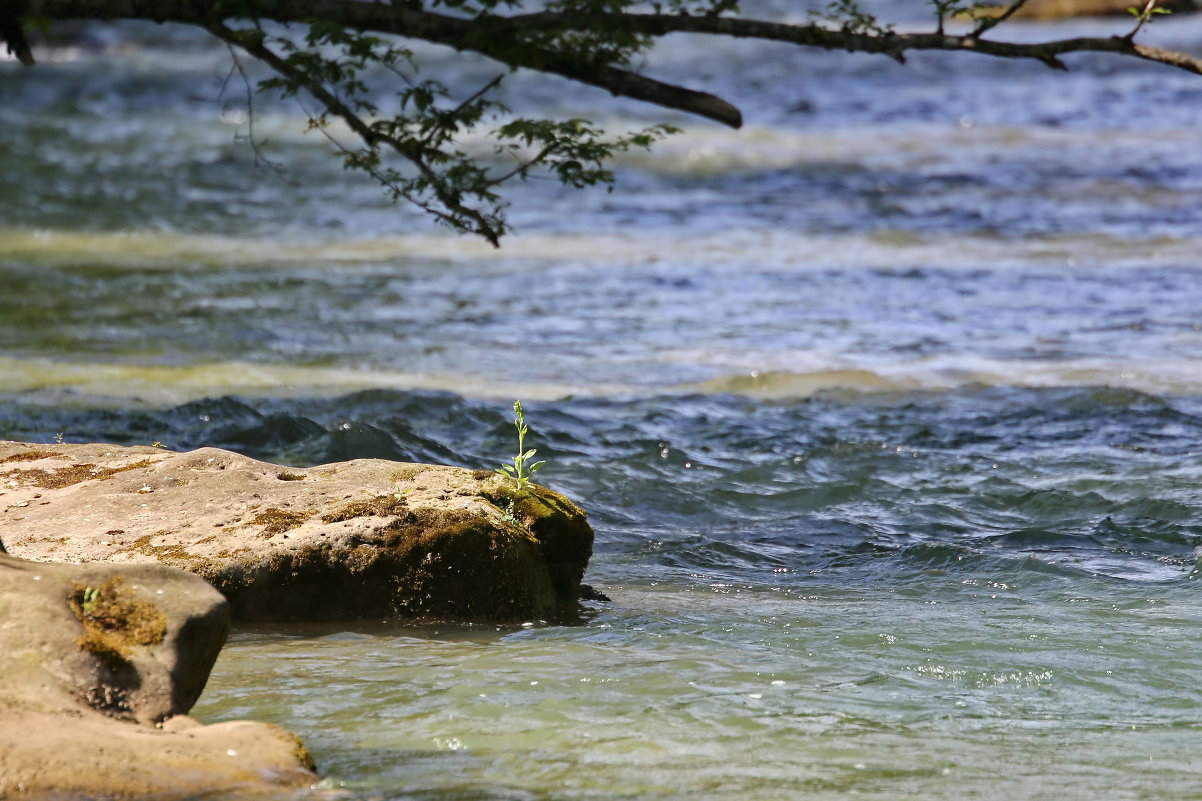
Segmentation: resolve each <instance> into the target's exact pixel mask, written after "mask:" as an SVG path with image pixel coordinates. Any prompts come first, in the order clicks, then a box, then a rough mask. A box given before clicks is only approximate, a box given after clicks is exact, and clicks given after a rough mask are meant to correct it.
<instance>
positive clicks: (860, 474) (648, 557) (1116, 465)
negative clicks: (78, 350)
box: [0, 387, 1202, 587]
mask: <svg viewBox="0 0 1202 801" xmlns="http://www.w3.org/2000/svg"><path fill="white" fill-rule="evenodd" d="M498 406H499V404H497V403H495V402H482V401H477V400H471V399H467V398H463V397H461V396H459V395H455V394H451V393H441V392H408V393H402V392H396V391H385V390H369V391H363V392H359V393H355V394H352V395H347V396H343V397H338V398H315V399H308V400H281V399H273V400H262V399H253V398H236V397H223V398H217V399H203V400H197V401H193V402H190V403H187V404H183V405H180V406H176V407H172V408H169V409H146V410H132V411H131V410H119V411H118V410H111V409H109V410H97V409H89V408H62V407H53V406H51V407H47V406H45V405H42V404H31V405H21V404H10V405H8V406H6V407H5V408H4V410H3V415H2V416H0V437H4V438H10V439H23V440H31V441H52V438H54V437H56V436H59V435H61V436H62V438H63V439H64V440H66V441H81V442H91V441H104V442H115V443H120V444H128V445H138V444H149V442H151V441H155V442H160V443H162V444H163V445H164V446H165V447H168V448H172V449H175V450H190V449H193V448H197V447H204V446H216V447H222V448H228V449H230V450H234V451H237V452H240V453H245V454H247V455H249V456H253V457H255V458H259V459H264V460H270V461H276V462H280V463H284V464H294V465H313V464H326V463H330V462H337V461H345V460H349V459H355V458H377V459H391V460H395V461H409V462H428V463H445V464H454V465H460V466H463V467H469V468H475V469H490V468H492V467H495V466H496V465H497V463H498V462H499V461H500V459H499V455H503V454H505V453H506V448H507V447H509V446H510V445H511V444H512V443H510V442H509V440H510V439H512V431H511V427H512V422H511V420H510V419H509V416H508V415H507V411H508V410H506V409H504V408H503V407H501V408H498ZM528 414H529V416H530V419H531V422H532V424H533V428H532V434H531V437H532V439H535V440H537V442H538V447H539V450H540V454H541V457H540V458H545V459H547V460H548V462H549V465H550V467H549V468H548V469H546V470H545V471H544V473H543V474H542V475H540V478H542V479H543V480H544V481H546V482H547V484H548V485H549V486H551V487H553V488H555V489H558V490H560V491H563V492H565V493H567V494H568V495H570V496H571V497H574V498H579V499H581V500H582V503H584V505H585V506H586V507H587V509H588V511H589V513H590V516H591V518H592V520H593V521H594V524H595V525H596V526H597V527H598V528H600V529H601V531H602V536H601V538H600V542H599V544H598V549H599V552H600V553H602V554H607V555H609V556H610V557H611V558H613V559H616V560H617V561H618V563H619V564H623V563H627V562H629V561H631V560H634V561H636V562H637V563H638V568H637V573H636V572H635V571H632V570H631V568H629V567H627V568H619V567H616V566H615V567H612V568H610V569H611V570H620V571H621V572H622V573H624V574H625V575H622V576H621V578H622V579H623V580H627V581H629V580H635V579H636V578H637V579H638V580H640V581H646V582H655V581H674V580H682V579H683V580H686V582H688V581H702V582H708V581H711V580H712V581H728V582H735V583H738V584H745V585H747V586H752V587H754V586H782V585H794V584H797V585H799V586H800V585H804V584H805V583H806V582H808V581H813V580H814V579H813V577H814V576H817V575H819V574H822V575H824V576H828V577H829V576H838V577H839V580H840V581H846V582H849V583H850V584H851V585H853V586H854V585H857V584H864V583H868V584H872V583H874V582H878V581H888V582H889V583H891V584H898V585H899V586H900V585H905V584H909V583H916V584H921V583H922V582H923V581H924V580H925V579H924V575H925V574H926V573H928V572H929V571H932V570H936V571H945V570H951V571H952V572H956V571H958V570H968V571H970V572H971V571H974V570H977V569H979V568H980V566H981V565H982V564H985V563H989V564H992V565H995V566H997V567H999V568H1004V569H1005V571H1006V572H1014V573H1016V574H1023V573H1028V572H1030V573H1034V574H1052V575H1059V574H1066V575H1080V576H1081V577H1095V578H1096V577H1109V578H1119V579H1129V580H1135V581H1155V582H1175V581H1181V580H1185V579H1187V578H1192V577H1193V568H1194V564H1195V562H1196V559H1197V555H1196V554H1195V548H1197V547H1198V546H1200V545H1202V521H1199V519H1198V515H1197V512H1196V508H1197V504H1198V501H1199V499H1200V498H1202V489H1200V488H1199V487H1200V486H1202V480H1200V479H1202V468H1200V467H1199V461H1200V459H1199V447H1200V446H1199V443H1200V442H1202V401H1200V400H1199V399H1197V398H1178V399H1164V398H1157V397H1155V396H1151V395H1146V394H1143V393H1140V392H1136V391H1132V390H1120V389H1107V388H1089V387H1076V388H1057V389H1043V390H1017V389H1010V388H987V387H969V388H964V389H961V390H957V391H955V392H950V393H912V394H879V395H874V396H870V397H868V398H864V397H859V396H857V395H856V394H848V393H841V394H839V393H825V394H823V395H819V396H815V397H810V398H807V399H805V400H801V401H794V402H788V401H757V400H753V399H749V398H745V397H738V396H731V395H685V396H654V397H649V398H639V399H620V398H618V399H608V398H607V399H598V398H584V399H565V400H561V401H554V402H544V403H534V404H528ZM50 432H54V433H53V434H51V433H50ZM627 571H630V572H627ZM606 575H607V574H606V571H605V570H604V569H600V577H601V578H605V577H606ZM609 578H611V579H612V578H618V577H617V576H610V577H609Z"/></svg>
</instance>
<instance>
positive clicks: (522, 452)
mask: <svg viewBox="0 0 1202 801" xmlns="http://www.w3.org/2000/svg"><path fill="white" fill-rule="evenodd" d="M513 411H514V414H516V415H517V417H515V418H514V420H513V425H514V427H515V428H517V430H518V452H517V455H515V456H514V457H513V464H503V465H501V466H500V467H498V468H497V472H498V473H500V474H501V475H503V476H507V477H509V478H512V479H513V480H514V481H515V482H517V485H518V491H519V492H524V491H525V490H526V487H527V485H528V484H529V483H530V479H531V477H532V476H533V475H534V474H535V472H537V471H538V469H539V468H540V467H542V466H543V465H544V464H546V462H545V461H544V462H534V463H533V464H527V463H528V462H529V461H530V460H531V459H533V458H534V454H535V453H537V451H535V450H534V449H533V448H531V449H530V450H526V434H527V433H529V431H530V429H528V428H526V414H525V412H524V411H522V402H521V401H520V400H515V401H514V402H513Z"/></svg>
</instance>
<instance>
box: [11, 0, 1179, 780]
mask: <svg viewBox="0 0 1202 801" xmlns="http://www.w3.org/2000/svg"><path fill="white" fill-rule="evenodd" d="M767 5H768V6H773V4H771V3H768V4H767ZM748 7H749V8H750V4H749V5H748ZM769 10H770V11H771V10H772V9H769ZM775 12H776V13H778V14H782V15H784V14H794V13H796V9H795V4H791V3H776V4H775ZM917 19H918V18H917V17H913V18H911V20H910V21H909V22H908V23H907V24H910V25H917V24H918V23H917V21H916V20H917ZM924 24H926V23H924ZM1126 24H1127V23H1124V22H1121V21H1119V22H1115V21H1083V22H1070V23H1062V24H1056V25H1044V24H1041V25H1031V26H1028V27H1024V28H1019V29H1016V31H1017V33H1016V35H1018V36H1022V37H1028V38H1041V37H1049V36H1054V35H1064V34H1066V33H1071V34H1076V33H1086V34H1091V35H1110V34H1112V33H1115V32H1116V31H1117V32H1122V31H1123V30H1125V28H1124V27H1123V26H1124V25H1126ZM1149 34H1150V36H1151V37H1152V38H1151V39H1150V41H1152V42H1153V43H1158V44H1164V45H1166V46H1177V47H1184V48H1186V49H1190V48H1194V49H1196V42H1197V41H1199V40H1200V39H1202V19H1199V18H1184V17H1183V18H1180V19H1173V20H1172V21H1168V22H1165V21H1158V22H1157V24H1156V25H1154V26H1153V28H1152V30H1150V31H1149ZM97 35H99V34H97ZM123 37H124V44H123V45H122V46H121V47H120V48H115V49H109V50H103V48H104V47H107V45H105V43H104V41H103V40H102V41H99V42H97V43H94V46H95V47H96V48H101V50H94V49H89V48H88V47H84V46H81V47H78V48H74V49H72V48H62V49H60V50H57V51H55V52H54V53H47V55H46V57H45V58H43V61H45V62H46V63H45V64H44V65H43V66H42V67H39V68H38V69H36V70H21V69H19V68H18V67H16V66H15V65H14V64H12V63H11V62H4V63H0V122H3V126H0V144H2V145H3V147H0V174H2V175H3V176H4V178H5V180H4V181H3V182H0V212H2V214H0V220H2V222H0V277H2V280H3V282H4V284H3V291H2V292H0V380H2V385H0V437H5V438H13V439H26V440H31V441H39V442H52V441H54V439H55V438H56V436H61V437H62V438H63V439H64V440H67V441H72V442H77V441H91V440H101V441H111V442H117V443H122V444H142V445H149V444H151V443H152V442H156V441H157V442H161V443H162V444H164V445H166V446H168V447H171V448H173V449H187V448H192V447H199V446H203V445H214V446H220V447H226V448H231V449H233V450H237V451H239V452H242V453H246V454H248V455H250V456H254V457H256V458H261V459H268V460H273V461H277V462H281V463H286V464H293V465H312V464H318V463H323V462H330V461H338V460H345V459H353V458H364V457H376V458H387V459H398V460H406V461H424V462H438V463H448V464H456V465H463V466H466V467H472V468H488V469H490V468H493V467H495V466H496V465H498V464H499V463H500V462H501V461H503V460H505V459H507V458H508V457H509V455H511V454H512V452H513V448H514V442H513V428H512V414H511V412H510V404H511V403H512V400H513V398H515V397H520V398H521V399H522V400H523V401H524V402H525V405H526V408H527V415H528V421H529V423H530V425H531V435H530V438H531V443H530V444H531V445H532V446H533V447H537V448H538V449H539V451H540V458H546V459H547V460H548V464H547V466H546V468H545V469H544V470H543V472H542V473H540V474H539V476H538V478H539V479H540V480H541V481H543V482H545V483H546V484H547V485H548V486H550V487H551V488H553V489H556V490H559V491H562V492H564V493H565V494H567V495H569V496H570V497H572V498H573V499H575V500H577V501H579V502H580V504H581V505H582V506H583V507H584V508H585V509H586V510H587V511H588V512H589V515H590V518H591V520H592V523H593V525H594V527H595V528H596V531H597V535H598V537H597V546H596V553H595V556H594V559H593V562H592V565H591V567H590V570H589V573H588V575H587V576H586V581H587V582H589V583H591V584H592V585H594V586H595V587H597V588H598V589H599V590H601V591H603V592H604V593H606V594H607V595H608V596H610V598H611V599H612V600H611V601H610V602H595V603H590V604H589V606H588V608H587V610H586V612H587V614H586V618H585V620H584V621H583V622H582V624H581V625H578V626H554V625H547V624H544V623H542V622H541V621H537V620H535V621H529V623H530V625H529V626H526V627H519V628H507V629H502V630H498V629H496V628H494V627H479V626H477V627H472V628H454V627H445V628H441V629H438V630H431V629H422V630H414V629H408V628H404V627H401V626H398V625H397V624H395V623H387V622H383V621H360V622H356V623H352V624H346V625H341V626H332V627H331V626H321V627H318V626H303V625H297V626H282V627H273V628H263V629H254V630H242V631H240V632H238V633H236V634H235V636H234V638H233V639H232V641H231V643H230V645H229V646H228V647H227V649H226V650H225V651H224V652H223V654H222V656H221V658H220V660H219V662H218V665H217V668H216V671H215V673H214V675H213V676H212V679H211V680H210V683H209V686H208V689H207V690H206V692H205V694H204V696H203V697H202V699H201V702H200V704H199V706H198V707H197V708H196V710H195V714H196V715H197V716H199V717H200V718H202V719H203V720H205V721H206V722H211V721H218V720H228V719H234V718H242V717H248V718H254V719H258V720H268V721H273V722H276V723H279V724H281V725H284V726H286V727H288V728H290V729H292V730H294V731H296V732H297V733H299V734H300V735H301V736H302V737H303V738H304V739H305V740H306V742H307V743H308V744H309V746H310V748H311V750H312V751H313V754H314V757H315V758H316V760H317V762H318V765H319V768H320V769H321V770H322V771H323V775H325V776H326V777H327V779H326V780H325V785H327V786H329V787H332V788H343V789H345V790H347V791H348V792H349V793H350V797H351V798H353V799H356V800H359V799H362V800H363V801H367V800H368V799H380V800H381V801H386V800H388V801H390V800H391V799H398V800H399V799H422V800H423V801H469V800H470V801H502V800H506V801H507V800H509V799H515V800H517V799H520V800H522V801H524V800H525V799H540V800H543V799H545V800H546V801H552V800H554V801H584V800H585V799H597V800H598V801H600V800H601V799H606V800H608V799H665V800H667V801H670V800H672V799H685V798H689V799H694V798H714V799H731V800H732V801H733V800H734V799H739V800H740V801H744V800H746V801H776V800H777V799H790V801H792V800H793V799H796V800H797V801H801V799H807V800H808V799H836V798H839V799H842V798H845V797H848V796H851V795H855V796H857V797H863V798H870V799H881V800H882V801H884V800H885V799H890V800H892V799H898V798H931V799H962V798H983V799H1002V798H1023V799H1056V801H1095V800H1096V799H1100V798H1104V799H1162V798H1182V797H1193V796H1194V795H1196V794H1197V792H1198V790H1197V788H1198V787H1200V786H1202V775H1200V774H1202V761H1200V760H1199V758H1198V756H1197V755H1198V753H1199V751H1200V746H1202V724H1200V723H1199V720H1200V719H1202V718H1200V712H1202V690H1200V689H1199V688H1202V668H1200V667H1199V659H1198V647H1197V642H1198V640H1199V634H1200V633H1202V620H1200V617H1202V612H1200V611H1199V604H1198V603H1197V592H1198V585H1197V581H1196V575H1197V574H1196V565H1197V558H1198V552H1197V549H1198V548H1199V547H1202V489H1200V488H1202V456H1200V451H1199V443H1200V442H1202V369H1199V366H1198V365H1199V364H1202V361H1199V360H1200V359H1202V319H1200V318H1199V315H1198V308H1199V302H1200V301H1202V289H1200V287H1202V259H1200V256H1199V254H1200V253H1202V128H1199V126H1198V125H1197V120H1196V116H1197V114H1196V110H1197V108H1198V100H1199V98H1202V83H1200V82H1199V79H1198V78H1197V76H1190V75H1187V74H1185V73H1180V74H1177V73H1174V72H1172V71H1171V70H1166V69H1163V68H1156V67H1153V66H1139V65H1125V64H1124V63H1123V62H1115V61H1112V60H1108V59H1101V58H1096V59H1091V58H1080V59H1074V60H1073V61H1072V66H1073V71H1072V72H1071V73H1069V74H1068V75H1060V74H1054V73H1051V72H1050V71H1047V70H1046V69H1044V68H1042V67H1040V66H1038V65H1023V64H1013V63H994V62H987V61H984V60H980V59H978V60H972V59H965V58H958V59H956V58H941V57H935V56H920V57H915V58H913V59H911V63H910V64H909V65H908V66H906V67H900V66H898V65H894V64H892V63H891V62H887V61H882V60H880V59H871V58H860V57H852V56H847V55H841V54H825V53H805V52H795V51H792V50H789V49H787V48H765V47H762V46H747V45H743V44H737V43H736V44H732V45H721V46H714V45H713V44H712V43H704V44H703V43H699V42H698V41H697V40H692V39H687V38H680V39H674V40H671V41H670V42H668V43H666V44H665V45H664V46H663V47H662V48H660V49H659V50H657V51H656V53H655V54H653V56H652V61H651V69H652V71H653V72H655V73H656V74H657V75H659V76H660V77H664V78H666V79H669V80H671V79H676V80H683V81H688V82H691V83H693V84H698V85H701V82H705V83H704V86H703V87H702V88H707V89H709V90H711V91H718V92H720V93H726V94H727V95H728V96H730V97H732V98H733V99H736V100H738V101H739V103H740V105H742V106H743V108H744V111H745V113H746V115H747V119H748V126H747V127H746V128H745V129H744V130H743V131H741V132H730V131H726V130H723V129H719V128H717V127H716V126H710V125H707V124H702V123H697V124H689V126H688V128H687V130H686V132H685V133H684V134H682V135H681V136H680V137H677V138H675V139H673V140H669V141H668V142H666V143H664V145H663V146H662V147H660V148H659V149H658V150H657V151H656V153H655V154H653V155H651V156H641V155H640V156H634V155H632V156H629V157H624V158H623V159H622V160H621V161H620V163H619V170H618V172H619V189H618V191H617V192H615V193H614V194H612V195H607V194H605V193H603V192H596V193H584V194H569V193H567V192H564V191H561V190H558V189H556V188H553V187H551V186H549V185H547V184H545V183H540V182H532V183H531V184H530V185H528V186H525V187H522V188H520V189H519V190H518V192H517V194H516V196H515V197H514V200H515V205H514V208H513V215H514V221H515V223H516V224H517V226H518V229H519V232H518V234H517V235H516V236H515V237H514V238H513V239H512V240H510V241H509V242H507V243H506V244H505V246H504V247H503V248H502V249H501V250H499V251H494V250H492V249H491V248H488V247H487V246H485V245H482V244H480V243H476V242H471V241H467V240H463V239H457V238H454V237H452V236H449V235H443V234H442V233H440V232H439V231H437V230H434V229H432V228H431V227H430V226H429V225H428V223H426V222H425V221H423V220H421V219H420V218H419V217H417V216H416V215H414V214H413V213H411V212H409V211H408V210H405V209H400V210H398V209H395V208H393V207H390V206H388V205H387V204H385V203H383V202H382V201H381V200H380V198H379V196H378V194H377V193H376V191H375V190H374V189H373V188H372V187H369V186H365V185H362V184H359V183H357V182H355V181H354V180H352V179H350V178H347V177H346V176H344V175H343V174H342V173H341V172H340V170H339V168H338V165H337V164H336V163H335V161H334V160H332V159H330V158H328V154H327V153H326V152H325V147H324V145H323V144H322V143H321V142H320V141H317V140H315V139H314V138H313V137H307V138H306V137H304V136H302V135H301V133H300V130H301V129H302V128H303V126H304V120H303V116H302V115H301V113H300V112H299V111H298V110H297V109H296V108H295V107H292V106H286V105H281V104H272V103H271V102H270V101H268V100H266V99H264V101H263V103H262V104H261V105H260V114H261V116H260V118H259V121H258V125H257V129H258V131H259V133H260V134H261V135H264V136H266V137H267V138H268V139H269V140H270V145H269V147H270V154H271V155H272V156H273V157H274V158H277V159H281V160H283V159H286V160H287V161H288V164H289V166H290V169H291V173H290V174H291V177H292V178H294V179H295V180H296V181H298V182H299V183H300V186H299V187H294V186H292V185H291V184H288V183H285V182H282V181H280V180H278V179H277V178H276V177H275V176H273V175H271V174H269V173H265V172H262V171H256V169H255V168H254V166H253V161H254V157H253V155H252V154H251V153H249V152H248V150H247V148H246V145H245V144H244V143H243V142H241V141H239V139H238V137H239V136H242V135H244V134H245V133H246V130H245V127H244V123H245V121H244V119H243V118H242V117H239V116H238V114H236V113H234V112H235V111H236V110H237V109H236V104H233V103H232V101H231V99H230V98H229V97H227V98H226V99H225V100H223V101H217V100H216V98H217V96H218V92H219V87H220V83H221V78H222V77H223V76H224V74H225V71H226V70H228V54H227V53H226V52H225V51H224V50H223V49H221V48H214V47H212V46H210V45H208V44H205V43H204V41H203V39H202V38H199V37H197V36H195V35H192V34H189V33H187V32H181V31H178V30H175V29H171V28H157V27H150V28H145V29H143V28H138V27H132V28H128V29H123ZM715 47H716V49H715ZM702 54H704V57H702ZM430 55H431V56H433V57H434V58H435V60H436V62H437V64H438V67H437V68H438V69H441V70H444V71H447V72H448V74H449V75H450V76H451V77H452V78H454V77H455V76H459V77H464V76H466V78H467V79H469V80H473V81H477V82H478V83H480V84H482V83H484V82H486V81H487V80H489V79H490V78H491V77H492V76H493V73H492V72H490V71H489V67H488V65H487V64H483V63H476V62H473V63H470V64H467V65H466V66H465V65H463V64H458V63H457V62H453V61H452V60H451V58H450V57H449V56H447V55H446V54H440V53H439V52H436V51H431V53H430ZM719 63H722V64H725V65H726V66H725V67H724V68H723V71H721V72H719V71H718V70H717V69H713V73H714V74H708V75H707V74H706V73H707V71H710V70H711V64H719ZM799 75H800V76H805V78H804V80H801V79H799V78H798V77H797V76H799ZM444 77H445V75H444ZM512 83H513V86H512V88H511V89H509V90H508V91H509V97H508V98H507V100H508V102H509V103H510V104H511V106H512V107H514V108H515V109H516V110H518V111H523V112H524V111H532V110H533V111H536V112H537V111H546V110H550V111H553V112H556V113H563V114H580V113H583V112H588V114H589V115H591V116H593V117H594V118H599V119H603V120H604V121H605V122H606V123H607V124H610V125H614V126H621V125H630V126H635V125H643V124H646V123H648V122H654V121H659V120H660V119H662V117H660V116H657V115H656V114H655V113H654V110H651V109H646V108H642V107H637V106H634V105H633V104H625V103H620V102H618V101H615V100H613V99H611V98H608V97H607V96H605V95H603V94H601V93H596V94H593V93H589V92H582V91H580V90H578V89H577V88H574V87H570V86H566V85H560V84H543V83H537V82H535V81H534V80H532V79H530V78H528V77H527V76H523V75H517V76H513V78H512ZM206 87H207V88H206ZM206 91H208V92H209V94H205V92H206ZM200 96H203V97H207V98H212V102H197V99H196V98H197V97H200ZM231 109H232V110H231ZM676 121H677V122H678V123H680V122H685V121H683V120H676ZM240 126H241V127H240ZM0 536H2V535H0Z"/></svg>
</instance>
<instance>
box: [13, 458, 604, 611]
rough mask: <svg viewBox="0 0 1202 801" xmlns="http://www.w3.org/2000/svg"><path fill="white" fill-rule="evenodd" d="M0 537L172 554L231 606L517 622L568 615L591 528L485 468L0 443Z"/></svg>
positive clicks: (566, 505)
mask: <svg viewBox="0 0 1202 801" xmlns="http://www.w3.org/2000/svg"><path fill="white" fill-rule="evenodd" d="M0 538H2V539H3V540H4V542H5V543H6V545H7V547H8V550H9V552H10V553H11V554H13V555H14V556H18V557H21V558H24V559H31V560H36V561H71V562H87V563H92V562H106V563H111V564H121V565H126V564H140V563H146V562H158V563H162V564H167V565H172V566H175V567H179V568H182V569H184V570H187V571H189V572H191V573H194V574H196V575H198V576H201V577H203V578H204V579H206V580H208V581H209V582H211V583H212V584H213V585H214V586H216V587H217V588H218V589H219V590H220V591H221V592H222V593H224V594H225V596H226V597H227V598H228V599H229V602H230V605H231V607H232V609H233V613H234V617H235V619H237V620H298V619H303V620H336V619H349V618H356V617H381V616H383V617H399V618H404V619H437V620H463V621H471V620H480V621H492V622H513V621H523V620H530V619H538V618H543V619H551V618H562V617H570V616H571V615H573V614H575V611H576V607H577V602H578V600H579V594H580V579H581V577H582V576H583V574H584V569H585V567H586V566H587V564H588V559H589V557H590V556H591V553H592V543H593V532H592V529H591V527H590V526H589V524H588V522H587V519H586V518H585V515H584V513H583V512H582V511H581V510H580V509H579V508H578V507H576V506H575V505H574V504H572V503H571V502H570V501H569V500H567V499H566V498H564V497H563V496H562V495H559V494H557V493H555V492H552V491H550V490H546V489H544V488H541V487H535V486H531V487H530V488H529V489H528V490H527V491H524V492H520V493H519V492H517V491H516V489H515V487H514V484H513V482H512V481H509V480H507V479H505V478H502V477H501V476H499V475H496V474H495V473H491V472H488V471H479V470H467V469H463V468H455V467H444V466H434V465H420V464H405V463H399V462H390V461H385V460H379V459H363V460H355V461H351V462H341V463H337V464H329V465H321V466H317V467H311V468H295V467H282V466H279V465H274V464H270V463H267V462H260V461H257V460H254V459H250V458H248V457H245V456H241V455H239V454H235V453H231V452H229V451H225V450H220V449H217V448H202V449H200V450H196V451H192V452H189V453H174V452H171V451H166V450H163V449H159V448H151V447H122V446H116V445H105V444H53V445H33V444H25V443H18V442H0Z"/></svg>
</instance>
